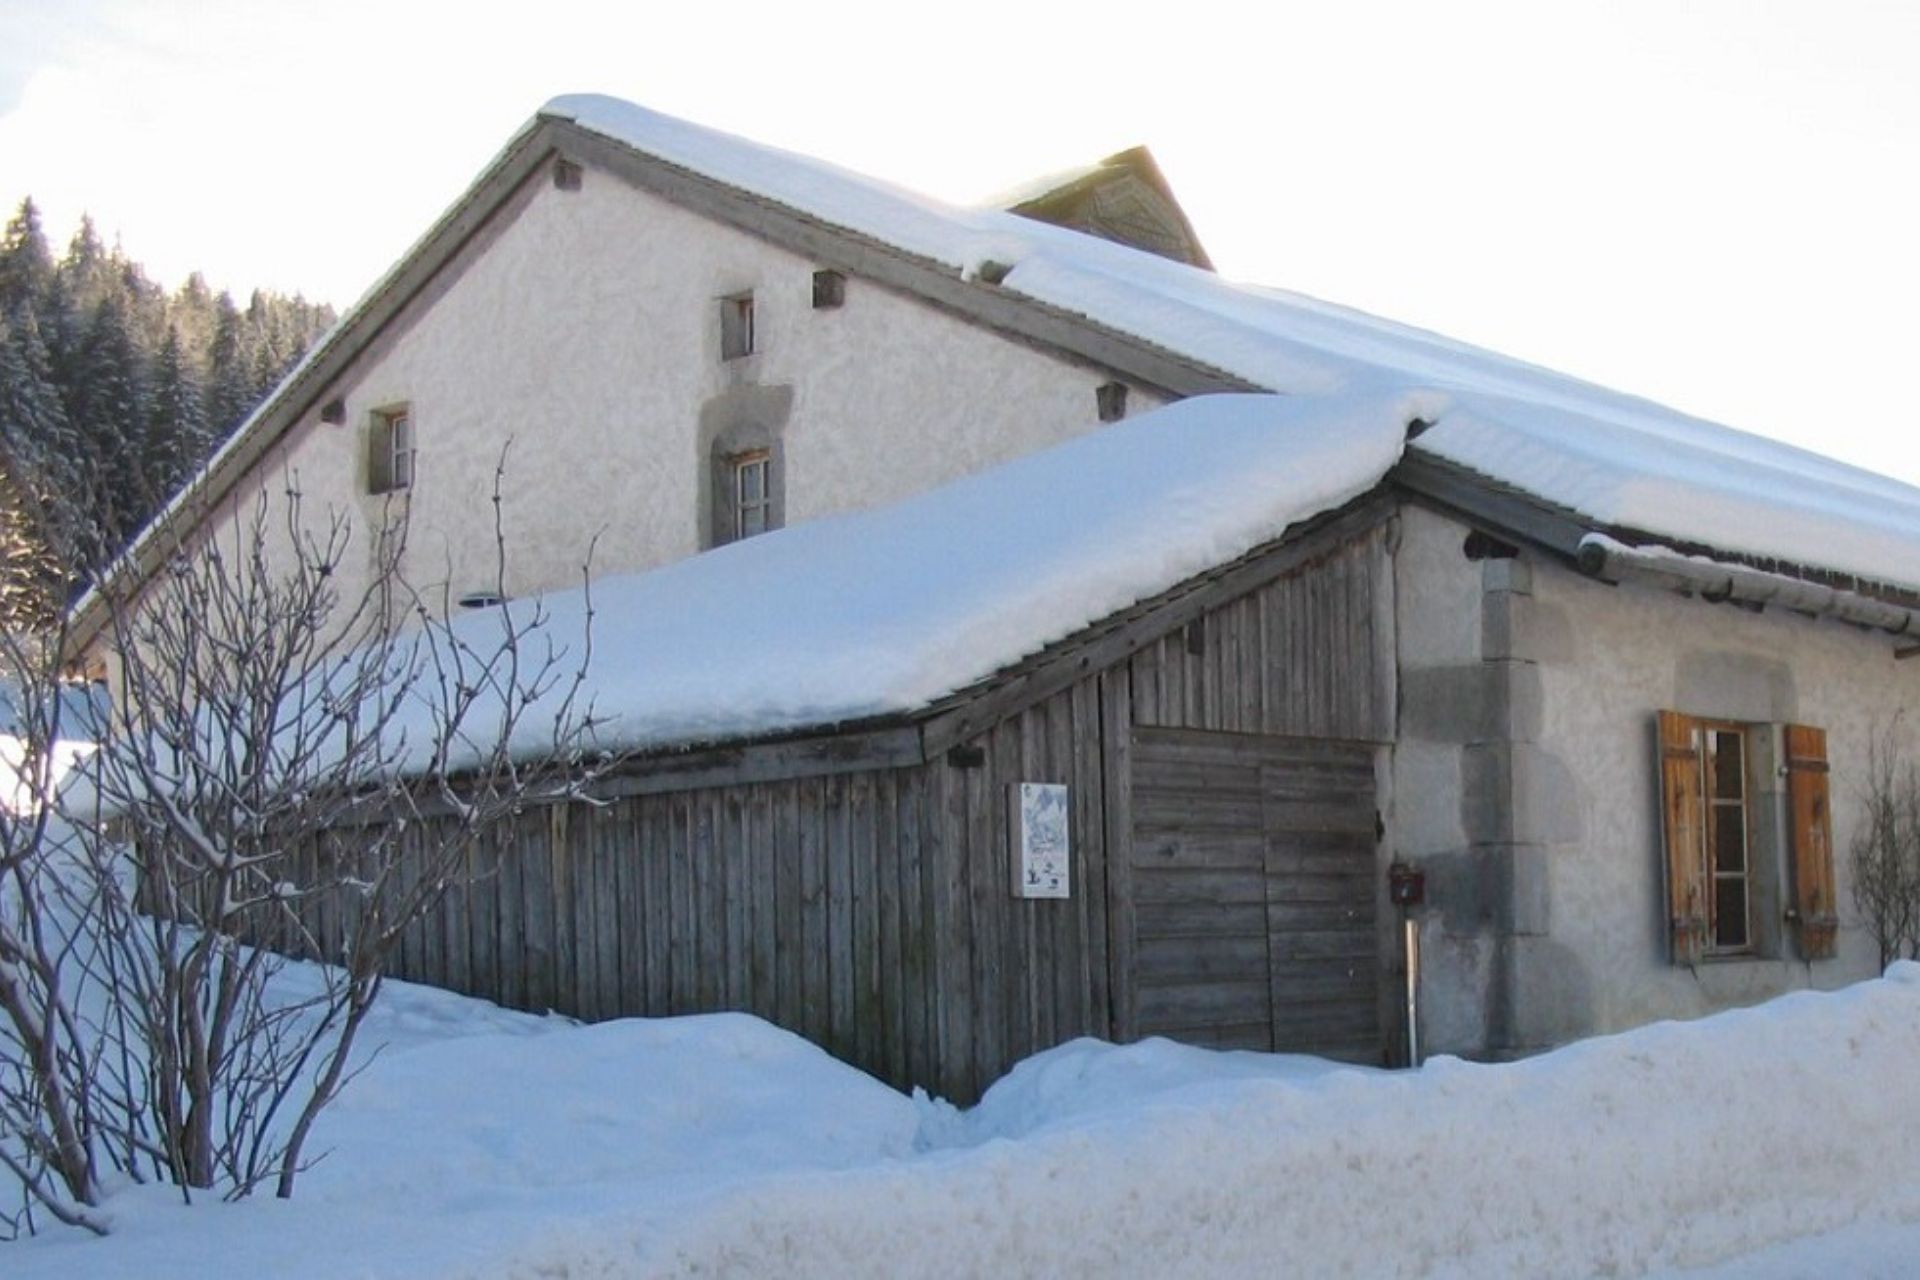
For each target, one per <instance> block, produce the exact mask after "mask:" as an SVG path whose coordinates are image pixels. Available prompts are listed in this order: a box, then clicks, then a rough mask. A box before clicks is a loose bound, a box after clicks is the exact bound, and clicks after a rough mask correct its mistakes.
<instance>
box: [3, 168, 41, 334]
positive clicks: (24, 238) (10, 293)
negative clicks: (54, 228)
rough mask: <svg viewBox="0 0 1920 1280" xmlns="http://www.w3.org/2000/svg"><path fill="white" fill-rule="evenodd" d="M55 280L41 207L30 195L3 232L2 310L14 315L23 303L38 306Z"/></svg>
mask: <svg viewBox="0 0 1920 1280" xmlns="http://www.w3.org/2000/svg"><path fill="white" fill-rule="evenodd" d="M52 280H53V254H52V252H51V251H49V250H48V248H47V233H46V232H45V231H43V230H42V229H41V227H40V210H39V209H38V208H37V207H35V205H34V203H33V198H32V197H31V196H29V197H28V198H27V199H25V200H22V201H21V202H20V209H19V212H17V213H15V214H14V215H13V218H12V220H11V221H9V222H8V223H7V227H6V230H5V231H4V232H0V312H5V313H6V314H9V315H11V314H14V313H15V312H16V311H17V310H18V309H19V308H20V307H22V306H27V307H32V308H35V309H36V310H37V309H38V308H39V307H40V306H41V305H42V304H43V303H44V301H45V298H46V294H47V287H48V285H49V284H50V283H51V282H52Z"/></svg>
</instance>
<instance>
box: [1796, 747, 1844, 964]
mask: <svg viewBox="0 0 1920 1280" xmlns="http://www.w3.org/2000/svg"><path fill="white" fill-rule="evenodd" d="M1787 805H1788V808H1789V810H1790V811H1791V813H1792V818H1791V820H1790V829H1791V831H1792V834H1793V916H1792V919H1793V924H1794V933H1795V936H1796V938H1797V939H1798V943H1799V947H1800V958H1801V959H1802V960H1831V959H1832V958H1833V949H1834V935H1835V934H1836V933H1837V932H1838V931H1839V927H1840V916H1839V906H1838V904H1837V903H1836V902H1835V901H1834V893H1833V819H1832V816H1831V815H1830V813H1829V812H1828V804H1827V731H1826V730H1825V729H1814V728H1809V727H1808V726H1806V725H1803V724H1790V725H1788V726H1787Z"/></svg>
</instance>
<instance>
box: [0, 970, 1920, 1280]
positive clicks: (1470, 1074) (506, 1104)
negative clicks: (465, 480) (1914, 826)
mask: <svg viewBox="0 0 1920 1280" xmlns="http://www.w3.org/2000/svg"><path fill="white" fill-rule="evenodd" d="M389 996H390V998H389V999H387V1001H386V1002H385V1004H384V1007H383V1008H382V1009H381V1011H380V1013H379V1014H378V1015H377V1023H376V1025H375V1026H374V1027H373V1028H371V1030H372V1031H373V1033H374V1034H375V1035H377V1036H379V1037H381V1038H384V1039H386V1040H387V1041H388V1046H387V1048H386V1050H385V1051H384V1052H383V1053H382V1054H380V1055H379V1057H378V1058H377V1059H376V1060H375V1061H374V1062H373V1064H372V1066H371V1067H370V1068H369V1069H368V1070H367V1071H366V1073H365V1074H364V1075H363V1076H362V1078H361V1079H360V1080H359V1081H357V1082H356V1083H355V1084H354V1085H353V1086H352V1087H351V1088H350V1089H349V1091H348V1093H347V1094H346V1095H345V1096H344V1097H343V1098H342V1100H341V1101H340V1103H339V1104H338V1105H337V1107H336V1108H335V1109H334V1110H333V1111H332V1112H331V1113H329V1115H328V1116H327V1117H326V1119H325V1121H324V1122H323V1126H322V1129H321V1132H320V1133H319V1135H318V1138H319V1143H320V1145H321V1146H322V1147H327V1148H331V1155H330V1156H329V1157H328V1158H327V1159H326V1160H325V1161H324V1162H323V1163H321V1164H320V1165H319V1166H318V1167H316V1168H315V1169H313V1170H312V1171H310V1172H309V1173H308V1174H307V1175H306V1177H305V1180H304V1181H303V1183H302V1185H301V1187H300V1189H299V1192H298V1194H297V1196H296V1198H295V1199H294V1200H293V1201H292V1202H290V1203H281V1202H277V1201H273V1200H270V1199H264V1198H263V1199H258V1200H255V1201H252V1202H248V1203H244V1204H240V1205H201V1206H195V1207H193V1208H182V1207H180V1206H179V1205H178V1204H177V1203H175V1202H174V1201H173V1200H172V1198H171V1197H169V1196H168V1195H167V1194H165V1193H163V1192H160V1191H158V1190H155V1189H151V1188H143V1189H135V1190H130V1191H127V1192H123V1193H122V1194H121V1195H120V1196H118V1197H117V1198H116V1199H115V1201H114V1202H113V1204H112V1206H111V1209H112V1214H113V1218H114V1221H115V1224H116V1232H115V1234H114V1235H112V1236H110V1237H108V1238H106V1239H104V1240H94V1239H91V1238H87V1237H84V1236H82V1235H80V1234H79V1233H74V1232H64V1231H56V1232H55V1233H53V1234H50V1235H47V1236H43V1237H41V1238H38V1239H35V1240H31V1241H27V1242H24V1243H19V1244H14V1245H8V1246H0V1249H4V1250H5V1253H4V1256H5V1259H6V1262H5V1269H6V1273H7V1274H8V1275H9V1276H10V1277H18V1278H20V1280H40V1278H42V1277H56V1276H59V1277H71V1276H79V1275H89V1276H93V1275H98V1276H120V1275H125V1276H141V1277H153V1278H154V1280H164V1278H165V1277H175V1276H178V1277H189V1276H191V1277H195V1278H196V1280H224V1278H225V1277H229V1276H231V1277H236V1278H237V1277H242V1276H245V1277H255V1276H260V1275H272V1276H277V1277H289V1278H292V1280H300V1278H303V1277H321V1276H327V1277H336V1276H366V1277H387V1276H392V1277H415V1276H421V1277H439V1276H445V1277H456V1276H458V1277H515V1276H536V1275H537V1276H545V1277H582V1276H595V1277H611V1276H665V1275H740V1276H782V1277H785V1276H834V1277H839V1276H863V1275H872V1276H891V1275H916V1276H971V1275H1006V1276H1022V1275H1076V1274H1098V1275H1141V1276H1165V1275H1180V1276H1206V1275H1220V1276H1231V1275H1253V1274H1262V1275H1264V1274H1290V1275H1310V1276H1335V1275H1352V1276H1418V1275H1429V1276H1503V1275H1512V1276H1537V1275H1555V1276H1581V1275H1614V1276H1625V1275H1643V1274H1676V1275H1677V1274H1681V1273H1682V1270H1683V1269H1684V1268H1688V1267H1693V1268H1700V1270H1697V1271H1695V1272H1691V1273H1688V1274H1695V1275H1702V1276H1713V1277H1732V1276H1735V1275H1739V1276H1743V1277H1746V1276H1760V1277H1793V1276H1813V1275H1821V1276H1825V1275H1834V1274H1847V1275H1858V1276H1888V1277H1891V1276H1899V1275H1907V1274H1911V1273H1912V1271H1913V1259H1914V1258H1915V1257H1916V1256H1920V1255H1917V1254H1916V1246H1920V1108H1915V1107H1914V1106H1913V1105H1912V1094H1911V1087H1910V1081H1911V1078H1912V1071H1913V1064H1914V1063H1915V1062H1916V1061H1920V965H1912V964H1908V965H1902V966H1898V967H1896V969H1895V970H1894V971H1893V972H1892V973H1891V974H1890V975H1889V976H1888V978H1886V979H1883V980H1879V981H1874V982H1868V983H1863V984H1860V985H1859V986H1856V987H1853V988H1850V989H1848V990H1845V991H1841V992H1837V993H1826V994H1816V993H1800V994H1795V995H1791V996H1787V997H1784V998H1782V999H1780V1000H1777V1001H1774V1002H1772V1003H1770V1004H1768V1005H1764V1006H1760V1007H1757V1008H1754V1009H1749V1010H1739V1011H1734V1012H1731V1013H1725V1014H1720V1015H1717V1016H1715V1017H1712V1018H1707V1019H1702V1020H1701V1021H1698V1022H1693V1023H1686V1024H1674V1023H1664V1024H1659V1025H1655V1026H1651V1027H1646V1028H1643V1029H1641V1030H1638V1031H1634V1032H1630V1033H1626V1034H1623V1035H1618V1036H1613V1037H1607V1038H1602V1039H1597V1040H1592V1041H1587V1042H1584V1043H1581V1044H1576V1045H1572V1046H1569V1047H1568V1048H1565V1049H1562V1050H1559V1051H1557V1052H1555V1053H1552V1054H1548V1055H1544V1056H1542V1057H1539V1058H1535V1059H1530V1060H1528V1061H1525V1062H1520V1063H1515V1064H1508V1065H1502V1066H1482V1065H1472V1064H1468V1063H1464V1062H1460V1061H1457V1060H1454V1059H1444V1058H1443V1059H1437V1060H1435V1061H1433V1062H1431V1063H1429V1064H1427V1066H1426V1067H1424V1068H1423V1069H1421V1070H1420V1071H1417V1072H1386V1071H1376V1070H1365V1069H1358V1068H1350V1067H1343V1066H1338V1065H1335V1064H1331V1063H1325V1062H1319V1061H1316V1060H1312V1059H1303V1058H1296V1057H1285V1056H1269V1055H1261V1054H1251V1053H1244V1052H1239V1053H1214V1052H1210V1051H1206V1050H1200V1049H1193V1048H1188V1047H1184V1046H1179V1045H1173V1044H1169V1043H1167V1042H1165V1041H1148V1042H1145V1043H1142V1044H1138V1045H1132V1046H1125V1047H1115V1046H1111V1045H1104V1044H1099V1043H1096V1042H1093V1041H1086V1040H1082V1041H1076V1042H1074V1043H1072V1044H1068V1045H1063V1046H1061V1047H1059V1048H1057V1049H1054V1050H1052V1051H1049V1052H1048V1053H1044V1054H1041V1055H1039V1056H1037V1057H1035V1058H1033V1059H1030V1060H1029V1061H1027V1062H1025V1063H1023V1064H1021V1065H1020V1066H1018V1067H1017V1068H1016V1069H1015V1070H1014V1071H1013V1072H1012V1073H1011V1074H1009V1075H1008V1076H1007V1077H1006V1078H1005V1079H1003V1080H1002V1081H1001V1082H999V1083H998V1084H997V1085H995V1086H994V1088H993V1089H992V1090H990V1091H989V1092H988V1094H987V1096H986V1097H985V1098H984V1099H983V1100H982V1101H981V1103H980V1105H979V1106H977V1107H976V1108H974V1109H972V1110H971V1111H968V1112H956V1111H955V1110H954V1109H953V1108H951V1107H949V1106H946V1105H945V1104H943V1103H939V1102H933V1101H929V1100H926V1099H924V1098H916V1099H909V1098H907V1097H905V1096H903V1095H901V1094H898V1093H895V1092H894V1091H892V1090H890V1089H887V1088H886V1087H884V1086H882V1085H880V1084H878V1083H876V1082H875V1081H873V1080H872V1079H870V1078H868V1077H866V1076H864V1075H862V1074H860V1073H859V1072H856V1071H854V1070H852V1069H851V1068H849V1067H846V1066H844V1065H841V1064H838V1063H836V1062H834V1061H833V1060H832V1059H830V1058H828V1057H827V1056H826V1055H825V1054H824V1053H822V1052H820V1051H819V1050H818V1049H815V1048H813V1047H812V1046H810V1045H808V1044H806V1043H805V1042H803V1041H801V1040H799V1039H797V1038H796V1037H793V1036H791V1035H789V1034H787V1033H785V1032H782V1031H779V1030H777V1029H775V1028H773V1027H771V1026H769V1025H767V1024H766V1023H763V1022H761V1021H759V1020H757V1019H754V1018H751V1017H748V1016H746V1015H741V1014H723V1015H712V1016H707V1017H698V1018H682V1019H663V1020H628V1021H622V1022H613V1023H603V1024H599V1025H596V1026H589V1027H582V1026H577V1025H575V1024H572V1023H569V1022H567V1021H565V1020H564V1019H559V1018H534V1017H530V1016H527V1015H521V1014H513V1013H508V1012H505V1011H502V1010H499V1009H497V1008H494V1007H493V1006H490V1005H486V1004H483V1003H481V1002H477V1001H472V1000H467V999H464V998H461V997H456V996H450V995H446V994H444V993H439V992H433V991H429V990H426V989H423V988H418V987H408V986H404V985H400V984H396V985H394V986H393V987H392V988H391V989H390V993H389Z"/></svg>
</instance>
